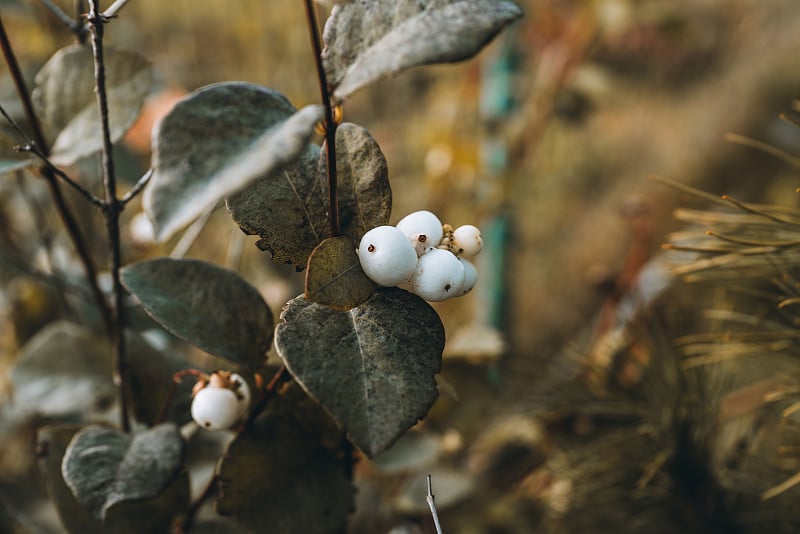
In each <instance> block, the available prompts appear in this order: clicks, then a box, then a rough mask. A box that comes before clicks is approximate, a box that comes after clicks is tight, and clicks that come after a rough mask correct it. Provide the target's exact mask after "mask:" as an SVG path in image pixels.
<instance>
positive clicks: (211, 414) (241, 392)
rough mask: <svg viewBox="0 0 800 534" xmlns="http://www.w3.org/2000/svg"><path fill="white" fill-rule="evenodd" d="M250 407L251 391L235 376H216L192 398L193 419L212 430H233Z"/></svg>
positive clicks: (232, 374)
mask: <svg viewBox="0 0 800 534" xmlns="http://www.w3.org/2000/svg"><path fill="white" fill-rule="evenodd" d="M249 405H250V388H249V387H248V385H247V382H245V381H244V379H243V378H242V377H241V376H239V375H237V374H235V373H231V374H229V375H228V374H227V373H225V374H223V373H221V372H220V373H215V374H213V375H211V379H210V382H209V384H208V385H206V386H205V387H203V388H202V389H200V390H199V391H196V392H195V394H194V399H192V408H191V412H192V419H194V421H195V423H197V424H198V425H200V426H202V427H203V428H207V429H209V430H224V429H228V428H231V427H232V426H233V425H234V424H235V423H236V422H237V421H238V420H239V419H241V417H242V416H243V415H244V414H245V412H246V411H247V408H248V406H249Z"/></svg>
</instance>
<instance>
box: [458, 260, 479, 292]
mask: <svg viewBox="0 0 800 534" xmlns="http://www.w3.org/2000/svg"><path fill="white" fill-rule="evenodd" d="M458 261H460V262H461V264H462V265H463V266H464V285H463V286H461V292H460V293H459V294H458V296H459V297H460V296H463V295H466V294H467V293H469V292H470V291H472V288H473V287H475V284H476V283H477V282H478V269H476V268H475V265H474V264H473V263H472V262H471V261H469V260H468V259H465V258H458Z"/></svg>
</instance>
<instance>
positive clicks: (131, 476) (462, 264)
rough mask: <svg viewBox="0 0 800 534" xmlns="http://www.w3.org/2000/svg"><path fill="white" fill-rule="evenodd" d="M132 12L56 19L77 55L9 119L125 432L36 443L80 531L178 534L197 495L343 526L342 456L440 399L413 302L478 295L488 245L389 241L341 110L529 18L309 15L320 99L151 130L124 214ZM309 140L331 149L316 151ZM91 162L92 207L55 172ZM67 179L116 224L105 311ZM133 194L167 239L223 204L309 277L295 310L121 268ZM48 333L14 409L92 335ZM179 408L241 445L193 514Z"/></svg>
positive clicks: (421, 7) (420, 238) (457, 10)
mask: <svg viewBox="0 0 800 534" xmlns="http://www.w3.org/2000/svg"><path fill="white" fill-rule="evenodd" d="M124 4H125V2H124V1H118V2H115V3H114V4H113V5H112V6H110V7H109V8H108V9H106V10H105V11H102V10H101V9H100V7H99V5H98V2H97V1H90V2H89V7H90V10H89V13H88V16H86V17H85V18H84V19H78V20H77V21H73V23H72V24H70V27H71V28H72V29H73V31H75V32H76V35H78V36H82V37H85V36H87V35H88V36H90V39H89V40H90V44H88V43H87V44H76V45H73V46H70V47H67V48H65V49H63V50H60V51H58V52H57V53H56V54H55V55H54V56H53V58H52V59H51V60H50V61H49V62H48V63H47V64H46V65H45V66H44V67H43V68H42V69H41V71H40V72H39V74H38V76H37V77H36V87H35V88H34V90H33V97H32V98H31V96H30V95H29V94H28V93H27V91H25V90H23V88H24V85H23V84H22V83H19V84H18V87H19V88H20V97H21V99H22V101H23V103H24V104H25V105H24V106H23V107H24V108H25V109H26V110H29V113H28V117H27V119H28V121H27V122H28V124H30V125H32V126H31V129H30V130H27V129H26V128H25V127H22V126H19V125H18V124H17V123H16V122H14V120H13V118H12V117H10V116H8V115H7V114H6V113H5V111H4V112H3V114H4V115H5V116H6V118H7V120H8V122H9V124H10V125H11V127H13V129H14V130H15V133H16V135H17V137H18V141H19V143H18V148H19V150H20V151H21V153H22V158H21V159H15V160H11V161H5V160H4V161H3V162H2V165H3V168H4V169H5V170H11V169H21V168H27V169H31V170H34V171H36V172H38V173H40V174H41V175H42V176H43V177H44V178H45V179H46V181H47V183H48V184H49V186H50V190H51V194H52V195H53V198H54V203H55V205H56V206H57V208H58V210H59V214H60V215H61V217H62V220H63V221H64V223H65V225H66V228H67V231H68V234H69V236H70V237H71V238H72V241H73V244H74V245H75V247H76V250H77V252H78V254H77V255H78V257H79V259H80V262H81V264H82V265H83V267H84V270H85V272H86V274H87V280H88V281H87V287H88V289H89V291H88V292H87V293H88V294H89V295H91V296H93V298H94V300H95V302H96V304H97V306H98V307H99V309H100V311H101V316H102V317H103V318H104V320H103V324H104V327H105V329H106V331H107V333H108V335H109V337H110V339H111V345H112V348H113V359H112V361H109V362H108V367H109V368H111V369H113V373H112V372H108V374H107V375H104V376H105V378H106V381H108V382H110V381H111V380H110V378H111V376H110V375H112V374H113V375H114V378H115V383H116V384H118V388H117V391H118V403H117V405H118V407H119V410H120V414H121V416H120V425H119V428H110V427H108V426H97V425H88V426H77V427H76V426H51V427H46V428H44V429H42V431H41V432H40V436H39V440H40V447H41V449H42V450H43V451H44V450H46V454H43V455H42V462H41V463H42V468H43V471H44V473H45V476H46V478H47V481H48V487H49V489H50V491H51V494H52V497H53V500H54V501H55V504H56V507H57V509H58V511H59V514H60V516H61V518H62V521H63V523H64V525H65V527H66V528H67V529H68V530H70V531H72V532H111V531H125V532H131V531H135V532H160V531H166V530H168V528H171V527H170V525H172V526H174V525H176V524H178V525H179V526H180V530H182V531H186V530H190V529H191V528H192V526H193V525H194V522H195V514H196V512H197V510H198V509H199V508H200V506H199V505H200V499H204V498H208V497H209V496H216V500H217V502H216V510H217V512H218V513H219V514H221V515H223V516H229V517H231V518H233V519H235V520H236V521H238V522H239V523H241V524H242V525H243V526H244V527H246V528H247V529H251V530H255V531H262V530H263V528H265V527H264V526H265V525H269V530H270V531H273V530H274V531H276V532H334V531H340V530H341V529H342V528H343V527H344V525H345V523H346V519H347V516H348V514H349V513H350V511H351V510H352V508H353V488H352V480H351V478H352V465H353V461H354V459H356V458H358V456H359V454H358V452H356V449H357V450H358V451H361V453H363V454H364V455H366V456H368V457H372V456H375V455H377V454H378V453H380V452H381V451H383V450H385V449H386V448H387V447H389V446H390V445H391V444H392V443H393V442H394V441H395V440H397V439H398V438H399V437H400V436H401V435H402V434H403V433H404V432H405V431H406V430H407V429H408V428H409V427H410V426H412V425H413V424H415V423H416V422H417V421H418V420H419V419H421V418H423V417H425V415H426V413H427V411H428V410H429V408H430V407H431V405H432V404H433V402H434V400H435V399H436V397H437V394H438V392H437V386H436V381H435V375H436V373H438V372H439V370H440V367H441V356H442V350H443V347H444V339H445V337H444V328H443V326H442V323H441V321H440V319H439V317H438V315H437V313H436V311H435V310H434V309H433V308H432V307H431V306H430V305H429V304H428V303H427V302H426V300H427V301H440V300H444V299H446V298H450V297H453V296H460V295H463V294H465V293H466V292H468V291H469V290H470V289H471V288H472V287H473V286H474V284H475V281H476V279H477V271H476V269H475V267H474V265H473V264H472V263H471V262H470V258H472V257H473V256H474V255H476V254H477V253H479V252H480V250H481V248H482V241H481V236H480V232H479V231H478V230H477V228H475V227H474V226H461V227H458V228H455V229H453V228H452V227H450V226H448V225H442V224H441V222H440V221H439V219H438V218H437V217H436V216H435V215H433V214H432V213H430V212H426V211H419V212H416V213H412V214H410V215H408V216H406V217H405V218H403V219H401V220H400V222H399V223H398V224H397V226H389V220H390V218H391V188H390V185H389V176H388V170H387V162H386V160H385V158H384V155H383V153H382V152H381V149H380V147H379V146H378V143H377V142H376V141H375V139H374V138H373V137H372V136H371V135H370V134H369V132H368V131H367V130H366V129H365V128H363V127H361V126H358V125H356V124H351V123H346V122H345V123H340V122H339V121H338V119H337V116H338V112H337V110H340V109H341V108H342V107H345V106H346V103H347V100H348V98H350V96H351V95H352V94H353V93H355V92H356V91H358V90H359V89H362V88H364V87H366V86H368V85H370V84H371V83H373V82H375V81H377V80H380V79H384V78H387V77H390V76H393V75H395V74H398V73H400V72H401V71H403V70H405V69H408V68H412V67H417V66H420V65H424V64H431V63H437V62H454V61H460V60H464V59H467V58H469V57H471V56H473V55H474V54H476V53H477V52H478V51H479V50H480V49H481V48H482V47H483V46H484V45H485V44H486V43H487V42H489V41H490V40H491V39H492V38H493V37H494V36H495V35H496V34H497V33H498V32H499V31H501V30H502V29H503V28H504V27H505V26H506V25H508V24H509V23H511V22H512V21H514V20H515V19H517V18H518V17H520V16H521V11H520V9H519V7H518V6H517V5H516V4H514V3H513V2H511V1H508V0H356V1H352V2H335V3H334V6H333V7H332V9H331V12H330V16H329V18H328V19H327V21H326V23H325V26H324V33H323V35H322V36H320V34H319V30H318V25H317V14H316V13H315V9H314V5H313V4H312V2H311V0H306V2H305V10H306V14H307V17H308V19H307V20H308V27H309V30H310V36H311V43H312V51H313V54H314V57H315V59H316V64H317V77H318V80H319V86H320V93H321V103H320V104H319V105H310V106H307V107H304V108H302V109H299V110H298V109H296V108H295V107H294V105H292V103H291V102H290V100H289V99H288V98H287V97H286V96H284V95H282V94H280V93H279V92H277V91H275V90H273V89H269V88H266V87H261V86H258V85H254V84H251V83H243V82H222V83H216V84H213V85H209V86H206V87H202V88H200V89H198V90H197V91H195V92H194V93H192V94H191V95H189V96H188V97H186V98H185V99H183V100H182V101H180V102H178V103H177V104H176V105H175V106H174V108H173V109H172V110H171V111H170V112H169V114H168V115H166V116H165V117H164V118H163V119H162V120H161V121H160V122H159V123H158V124H157V125H156V127H155V128H154V131H153V140H152V149H153V150H152V166H151V167H152V168H151V169H150V171H149V172H148V173H147V174H146V175H145V176H144V177H143V178H142V180H140V182H139V183H137V184H136V185H135V186H134V187H133V189H131V190H130V191H128V192H127V193H125V194H124V195H122V196H120V195H118V194H117V190H116V179H115V173H114V160H113V153H112V150H111V149H112V145H113V143H114V142H116V141H117V140H119V139H120V137H121V136H122V135H123V134H124V132H125V131H126V129H127V128H128V127H129V126H130V125H131V124H132V122H133V120H134V119H135V118H136V115H137V113H138V110H139V108H140V106H141V104H142V101H143V99H144V97H145V95H146V94H147V92H148V87H149V80H150V73H149V71H150V66H149V64H148V63H147V62H146V61H145V60H143V59H142V58H141V57H139V56H138V55H137V54H135V53H134V52H129V51H124V50H119V49H110V48H104V46H103V36H104V32H105V30H106V26H107V25H109V23H111V22H112V18H113V17H114V16H117V15H118V14H117V11H119V9H120V8H121V7H122V6H123V5H124ZM300 8H301V7H300V5H298V9H300ZM51 9H57V8H54V7H51ZM60 16H61V17H62V19H63V18H65V17H67V16H66V15H65V14H63V13H61V14H60ZM67 18H68V17H67ZM1 26H2V25H0V27H1ZM110 27H111V28H113V24H111V26H110ZM2 33H3V42H4V51H6V48H8V51H7V53H6V60H7V62H8V64H9V66H10V70H11V71H12V72H17V70H18V69H16V66H15V61H14V58H13V53H12V52H11V49H10V46H8V47H7V46H6V45H7V44H8V42H7V39H6V38H5V32H2ZM15 76H16V77H17V78H18V81H20V82H21V80H22V78H21V77H20V76H19V75H18V73H17V74H15ZM65 80H66V81H68V83H66V82H65ZM34 110H35V112H36V113H34ZM320 126H321V129H322V131H324V140H323V141H322V143H321V145H320V144H317V143H316V142H315V140H314V139H315V137H314V132H315V129H317V128H319V127H320ZM49 140H52V142H48V141H49ZM96 153H100V154H101V160H102V163H103V165H102V168H103V185H104V186H103V195H102V196H96V195H95V193H94V192H93V191H91V190H90V189H88V188H85V187H84V186H82V185H81V184H79V183H78V182H77V181H75V180H73V179H71V178H70V176H69V174H68V173H67V172H65V171H64V168H68V166H70V165H72V164H74V163H75V162H77V161H79V160H80V159H81V158H85V157H89V156H92V155H93V154H96ZM63 185H66V186H69V187H73V188H75V189H76V190H78V191H79V192H80V193H81V194H82V195H83V196H84V197H85V198H86V200H87V201H88V202H91V203H92V204H93V205H94V206H96V207H97V208H98V209H99V210H100V211H101V213H102V215H103V218H104V220H105V222H106V225H105V226H106V231H107V235H108V242H109V244H110V247H109V264H108V270H109V272H110V275H111V276H110V279H111V282H112V283H111V291H110V294H111V298H108V297H107V295H106V294H105V293H104V292H103V291H102V290H101V289H100V288H99V285H98V283H97V281H96V280H97V277H96V272H97V268H96V267H95V266H94V264H93V260H92V258H91V256H90V255H89V254H88V253H87V252H86V243H85V241H84V240H83V239H82V236H81V234H80V231H79V229H78V227H77V226H76V225H75V224H74V221H73V220H72V218H74V217H73V215H72V214H71V212H70V211H69V207H68V206H66V205H64V204H63V202H60V201H59V198H60V197H59V195H60V187H61V186H63ZM140 191H144V193H143V198H142V205H143V208H144V211H145V212H146V214H147V216H148V217H149V219H150V220H151V221H152V224H153V228H154V235H155V238H156V239H157V240H159V241H166V240H169V239H170V238H172V237H173V236H175V235H176V234H177V233H179V232H180V231H182V229H184V228H185V227H186V226H187V225H189V224H190V223H192V222H193V221H195V220H196V219H198V218H200V217H202V216H204V215H205V214H207V213H208V212H209V211H210V210H213V209H214V208H215V207H216V206H217V205H219V204H220V203H223V202H224V204H225V206H226V209H227V211H228V212H229V213H230V216H231V218H232V219H233V221H234V223H235V224H238V226H239V227H241V229H242V230H243V231H244V232H245V233H247V234H250V235H257V236H258V240H257V242H256V245H257V246H258V247H259V248H260V249H262V250H264V251H265V252H267V253H268V254H269V256H270V258H271V259H272V261H275V262H277V263H290V264H294V265H295V266H296V267H297V270H298V271H304V272H305V292H304V294H302V295H300V296H298V297H296V298H294V299H292V300H290V301H289V302H288V303H286V305H285V306H284V308H283V312H282V314H281V317H280V320H279V322H278V324H277V326H276V325H275V324H274V322H273V317H272V315H271V313H270V308H269V306H268V305H267V303H265V302H264V300H263V298H262V297H261V295H260V294H259V293H258V291H257V290H256V289H255V288H254V287H253V286H251V285H250V284H249V283H248V282H247V281H245V280H244V279H242V278H241V277H240V276H239V275H238V274H237V273H235V272H232V271H229V270H226V269H223V268H221V267H218V266H216V265H213V264H211V263H208V262H204V261H199V260H188V259H172V258H167V257H164V258H155V259H149V260H146V261H138V262H133V263H129V264H125V263H124V258H122V255H121V250H122V249H121V247H120V239H121V235H122V234H121V233H120V228H119V227H120V212H121V211H122V210H123V209H124V207H125V206H126V204H127V202H129V201H130V200H131V199H132V198H133V197H135V196H136V195H137V194H138V193H139V192H140ZM398 286H399V287H398ZM128 296H131V297H132V301H133V302H135V303H136V305H137V306H139V307H140V309H143V310H144V311H145V312H146V313H147V315H149V317H150V318H152V319H153V320H154V321H155V322H156V323H157V324H158V325H160V327H161V328H163V329H164V330H166V331H168V332H170V333H171V334H173V335H174V336H177V337H178V338H181V339H183V340H185V341H187V342H189V343H191V344H193V345H195V346H196V347H198V348H200V349H202V350H204V351H206V352H208V353H210V354H213V355H215V356H217V357H220V358H222V359H223V360H225V361H227V362H228V367H229V368H227V369H222V370H210V371H212V372H210V373H209V372H207V371H200V370H196V371H191V370H187V369H185V368H184V366H183V363H182V362H180V361H179V360H177V359H176V357H175V356H174V355H168V354H162V353H159V352H158V351H157V350H156V349H154V347H153V346H151V345H149V344H148V343H146V342H145V341H144V340H143V339H142V336H140V335H139V333H137V332H136V331H135V328H134V327H133V324H132V322H131V321H129V320H128V317H129V316H130V315H131V314H133V313H135V310H131V309H128V307H127V306H126V299H127V298H128ZM45 334H46V336H48V337H46V338H42V339H38V340H37V342H38V343H39V344H40V345H41V346H39V345H37V348H36V350H34V349H31V350H29V351H24V354H23V356H22V357H21V358H20V361H19V363H18V365H17V367H16V369H15V374H14V378H15V380H16V381H18V382H19V383H20V384H19V386H20V391H22V390H24V386H25V384H26V381H35V380H36V373H37V372H39V371H40V370H41V368H42V358H44V355H46V354H53V353H55V352H56V351H55V350H54V349H53V348H52V347H55V346H56V344H57V345H58V346H59V348H61V347H82V346H85V343H88V341H86V340H87V339H89V338H90V337H91V335H93V333H91V332H85V331H84V330H83V329H81V327H78V326H76V325H71V326H65V325H61V326H58V327H57V328H55V329H53V330H48V332H46V333H45ZM45 334H43V336H44V335H45ZM84 338H85V339H84ZM81 340H84V341H81ZM67 341H68V342H67ZM273 343H274V346H275V348H276V350H277V354H278V356H279V357H280V360H281V362H282V368H281V369H279V370H278V371H277V372H274V370H272V371H268V370H267V368H266V361H267V352H268V351H269V350H270V347H271V346H272V345H273ZM48 344H49V345H48ZM51 345H52V347H51V349H50V351H49V352H48V351H47V350H44V349H42V346H45V347H48V346H51ZM103 372H104V373H105V372H106V371H103ZM270 376H271V377H272V379H270ZM173 377H174V379H175V382H174V383H173V382H172V378H173ZM187 378H193V380H194V391H193V392H192V393H191V394H190V393H188V392H186V391H185V390H181V389H179V388H177V386H174V384H177V382H179V381H181V380H183V381H186V380H187ZM189 382H191V380H189ZM170 384H173V385H170ZM279 386H282V387H279ZM104 391H105V390H104ZM189 403H191V407H189V406H188V404H189ZM61 408H62V410H63V408H64V407H63V406H62V407H61ZM42 411H45V412H46V410H45V409H44V408H42ZM67 411H69V410H67ZM189 413H191V416H192V418H193V419H194V421H195V422H196V425H197V426H199V427H200V429H199V430H196V432H207V431H213V430H216V429H233V431H234V438H233V440H232V441H231V442H230V443H229V444H228V445H227V449H226V451H225V452H224V454H223V455H222V456H221V458H220V460H219V464H218V466H217V469H216V475H215V477H214V480H213V481H212V482H211V485H210V486H209V490H208V491H206V492H204V493H203V494H202V495H201V496H199V497H197V498H196V499H195V501H194V502H191V501H192V499H191V498H190V494H189V490H188V481H187V467H186V457H187V447H188V448H191V446H192V445H191V443H192V442H191V441H189V440H188V438H187V436H188V435H189V434H190V432H189V431H188V430H187V428H189V427H187V426H184V427H183V428H181V425H183V424H184V423H186V422H187V420H188V417H189ZM46 415H53V412H52V411H51V412H50V413H46ZM131 416H133V417H134V418H135V421H136V424H132V423H131V420H130V418H131ZM195 428H197V427H195ZM187 443H188V444H187ZM353 447H354V448H353ZM208 528H213V527H210V526H209V527H206V529H207V530H208ZM120 529H121V530H120Z"/></svg>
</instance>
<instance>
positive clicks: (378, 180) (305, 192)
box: [227, 123, 392, 269]
mask: <svg viewBox="0 0 800 534" xmlns="http://www.w3.org/2000/svg"><path fill="white" fill-rule="evenodd" d="M336 168H337V177H338V189H337V192H338V197H339V218H340V222H341V230H342V233H343V234H344V235H347V236H349V237H350V238H351V239H353V241H355V242H358V241H359V240H360V239H361V236H362V235H363V234H364V232H366V231H367V230H369V229H371V228H374V227H375V226H380V225H382V224H386V223H387V222H388V220H389V216H390V215H391V209H392V191H391V187H390V186H389V178H388V172H387V167H386V158H385V157H384V156H383V153H382V152H381V149H380V147H379V146H378V143H377V142H376V141H375V139H373V138H372V136H371V135H370V134H369V132H367V131H366V130H365V129H363V128H361V127H359V126H356V125H354V124H350V123H344V124H342V125H340V126H339V128H338V129H337V130H336ZM227 202H228V210H229V211H230V213H231V216H232V217H233V220H234V221H236V223H237V224H238V225H239V226H240V227H241V228H242V230H243V231H244V232H245V233H246V234H249V235H253V234H258V235H259V236H260V237H261V239H260V240H259V241H257V242H256V245H257V246H258V247H259V248H260V249H262V250H266V251H269V252H270V253H271V254H272V261H274V262H276V263H293V264H295V265H296V266H297V267H298V269H301V268H304V267H305V266H306V264H307V262H308V257H309V255H310V254H311V252H312V251H313V250H314V248H315V247H316V246H317V245H319V244H320V243H321V242H322V240H324V239H326V238H328V237H332V232H331V228H330V224H329V217H328V179H327V162H326V152H325V150H320V149H319V148H318V147H316V146H312V147H311V148H309V149H308V150H307V152H306V153H305V154H304V155H303V157H302V158H301V159H299V160H298V161H296V162H294V163H293V164H291V165H289V166H287V167H285V168H284V169H283V170H282V171H280V172H278V173H274V174H272V175H268V176H263V177H261V178H259V179H257V180H256V181H255V182H253V184H252V185H251V186H250V187H248V188H246V189H244V190H243V191H241V192H240V193H238V194H236V195H233V196H231V197H229V198H228V201H227Z"/></svg>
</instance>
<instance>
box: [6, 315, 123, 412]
mask: <svg viewBox="0 0 800 534" xmlns="http://www.w3.org/2000/svg"><path fill="white" fill-rule="evenodd" d="M106 347H107V343H106V342H105V340H103V339H101V338H100V339H98V338H97V337H96V336H94V335H93V334H92V332H91V331H89V330H87V329H85V328H83V327H82V326H78V325H76V324H72V323H68V322H66V321H63V322H56V323H52V324H50V325H48V326H47V327H45V328H43V329H42V330H41V331H39V332H38V333H37V334H36V335H35V336H34V337H32V338H31V339H30V340H28V342H27V343H26V344H25V345H24V346H23V347H22V349H21V353H20V356H19V358H18V360H17V362H16V365H15V366H14V368H13V369H12V371H11V380H12V381H13V383H14V403H15V406H16V407H18V408H19V409H20V410H23V411H29V412H33V413H38V414H41V415H46V416H60V415H67V414H73V413H84V412H86V411H87V410H90V409H92V408H95V409H104V408H107V407H108V405H109V404H111V403H112V402H113V399H114V395H115V392H116V388H115V387H114V384H113V383H112V381H111V371H112V362H111V354H110V352H109V351H108V350H107V348H106Z"/></svg>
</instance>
